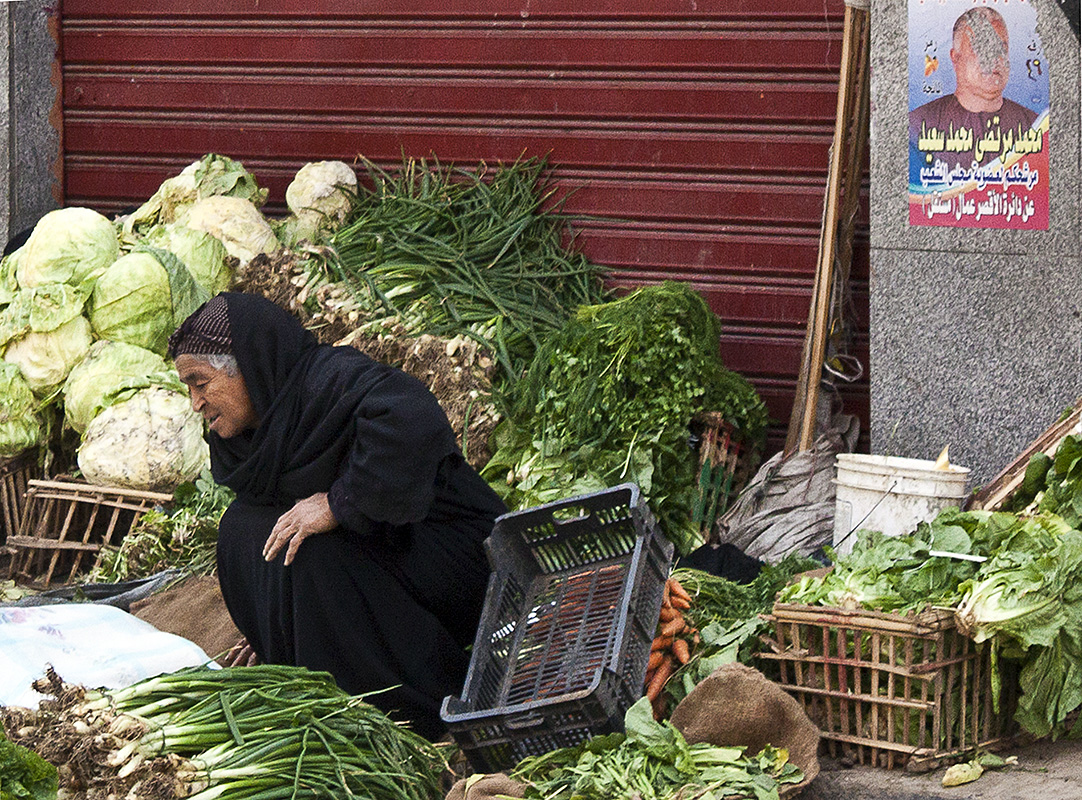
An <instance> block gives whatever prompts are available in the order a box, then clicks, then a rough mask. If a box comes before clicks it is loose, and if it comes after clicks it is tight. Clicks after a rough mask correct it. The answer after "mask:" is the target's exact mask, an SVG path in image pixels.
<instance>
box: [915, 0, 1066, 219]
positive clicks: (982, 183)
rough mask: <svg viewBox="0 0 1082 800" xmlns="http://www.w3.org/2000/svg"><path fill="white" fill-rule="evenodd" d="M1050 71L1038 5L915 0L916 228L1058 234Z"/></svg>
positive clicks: (1005, 0)
mask: <svg viewBox="0 0 1082 800" xmlns="http://www.w3.org/2000/svg"><path fill="white" fill-rule="evenodd" d="M1048 178H1049V176H1048V63H1047V59H1046V58H1045V54H1044V49H1043V47H1042V45H1041V39H1040V37H1039V36H1038V35H1037V14H1036V10H1035V9H1034V7H1033V4H1032V3H1031V2H1029V1H1028V0H978V1H977V2H974V0H909V223H910V224H911V225H931V226H943V227H952V228H1010V229H1021V230H1047V229H1048Z"/></svg>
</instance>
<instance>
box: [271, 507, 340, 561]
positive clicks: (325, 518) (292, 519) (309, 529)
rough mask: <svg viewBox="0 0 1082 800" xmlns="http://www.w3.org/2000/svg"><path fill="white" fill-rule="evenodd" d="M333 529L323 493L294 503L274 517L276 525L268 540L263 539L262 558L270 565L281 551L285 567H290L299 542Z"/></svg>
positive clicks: (329, 508)
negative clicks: (284, 554) (284, 549)
mask: <svg viewBox="0 0 1082 800" xmlns="http://www.w3.org/2000/svg"><path fill="white" fill-rule="evenodd" d="M336 527H338V520H336V519H335V518H334V514H332V513H331V506H330V503H328V502H327V493H326V492H320V493H319V494H314V495H312V496H311V497H306V498H304V499H303V500H298V501H297V502H296V503H295V504H294V506H293V508H291V509H289V511H287V512H286V513H284V514H283V515H282V516H280V517H278V521H277V522H276V523H274V527H273V528H272V529H271V532H270V536H268V537H267V543H266V544H264V545H263V558H264V559H266V560H267V561H273V560H274V558H275V556H277V555H278V552H279V551H280V550H281V549H282V548H283V547H285V548H286V557H285V564H286V566H289V565H290V564H292V563H293V558H294V556H296V555H297V548H299V547H300V546H301V542H303V541H304V540H305V539H307V538H308V537H309V536H311V535H312V534H314V533H325V532H326V531H330V530H334V529H335V528H336ZM287 545H288V546H287Z"/></svg>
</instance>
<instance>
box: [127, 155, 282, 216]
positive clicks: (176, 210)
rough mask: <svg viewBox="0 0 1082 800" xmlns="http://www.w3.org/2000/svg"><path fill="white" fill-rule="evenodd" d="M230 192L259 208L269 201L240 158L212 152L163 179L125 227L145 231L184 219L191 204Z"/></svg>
mask: <svg viewBox="0 0 1082 800" xmlns="http://www.w3.org/2000/svg"><path fill="white" fill-rule="evenodd" d="M215 195H228V196H230V197H240V198H244V199H245V200H250V201H251V202H252V203H253V204H254V205H255V206H256V207H257V208H258V207H260V206H262V205H263V203H264V202H266V200H267V190H266V189H261V188H260V187H259V184H258V182H257V181H256V179H255V176H254V175H252V174H251V173H250V172H248V171H247V170H246V169H245V168H244V165H243V164H241V163H240V162H239V161H234V160H233V159H231V158H227V157H226V156H220V155H217V154H215V153H209V154H207V155H205V156H203V157H202V158H201V159H199V160H198V161H194V162H192V163H191V164H189V165H188V166H186V167H185V168H184V169H183V170H181V172H180V174H178V175H176V176H174V177H172V178H167V179H166V180H165V181H163V182H162V185H161V186H159V187H158V191H156V192H155V193H154V194H153V195H152V196H151V197H150V199H148V200H147V201H146V202H145V203H143V205H142V206H140V207H139V208H138V209H137V210H136V211H135V212H134V213H133V214H131V216H129V217H128V218H127V219H125V221H124V230H125V231H127V232H129V233H130V232H132V231H133V230H145V229H148V228H151V227H153V226H154V225H157V224H159V223H164V222H177V221H181V220H182V219H183V217H184V216H185V215H186V214H187V213H188V209H189V207H190V206H191V205H192V204H193V203H195V202H196V201H198V200H201V199H203V198H204V197H213V196H215Z"/></svg>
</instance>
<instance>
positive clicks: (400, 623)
mask: <svg viewBox="0 0 1082 800" xmlns="http://www.w3.org/2000/svg"><path fill="white" fill-rule="evenodd" d="M170 355H171V356H173V358H174V359H175V361H176V365H177V370H178V372H179V373H180V375H181V379H182V380H183V381H184V382H185V383H186V384H187V385H188V387H189V389H190V391H191V396H192V405H193V407H194V408H195V410H196V411H198V412H200V413H202V414H203V416H204V417H205V418H206V420H207V422H208V428H209V433H208V441H209V442H210V452H211V469H212V473H213V475H214V479H215V480H216V481H217V482H218V483H219V484H223V485H225V486H228V487H229V488H231V489H233V490H234V491H235V492H236V493H237V497H236V500H235V501H234V502H233V503H232V504H231V505H230V506H229V508H228V509H227V510H226V512H225V514H224V515H223V516H222V519H221V523H220V526H219V536H218V553H217V557H218V577H219V582H220V584H221V588H222V594H223V596H224V598H225V602H226V605H227V607H228V609H229V613H230V615H231V616H232V618H233V621H234V622H235V623H236V625H237V628H238V629H239V630H240V631H241V633H242V634H243V635H244V636H245V638H246V640H247V643H246V644H247V646H250V648H251V650H252V651H254V655H255V657H256V658H257V659H258V660H259V661H261V662H263V663H272V664H294V665H299V666H304V667H308V668H310V669H313V670H325V671H327V672H330V673H331V674H332V675H333V676H334V678H335V680H336V681H337V683H338V684H339V685H340V686H341V687H342V688H343V689H345V690H346V691H348V692H350V693H352V694H362V693H369V692H378V693H377V694H374V695H372V696H371V697H370V698H369V699H370V701H371V702H372V703H373V704H374V705H377V706H379V707H381V708H383V709H384V710H386V711H387V712H388V713H391V714H393V715H395V716H399V717H402V718H405V719H408V720H409V721H411V722H412V724H413V728H414V729H415V730H417V731H418V732H419V733H421V734H423V735H425V736H428V737H430V738H438V737H439V736H440V735H441V734H442V732H443V724H442V722H441V721H440V717H439V708H440V704H441V702H442V700H443V698H444V697H445V696H447V695H452V694H457V693H459V692H460V691H461V689H462V684H463V681H464V679H465V674H466V670H467V667H468V665H469V656H468V654H467V651H466V648H467V647H468V646H469V645H470V644H472V642H473V637H474V634H475V631H476V628H477V623H478V621H479V619H480V615H481V611H482V606H483V604H484V595H485V589H486V585H487V581H488V575H489V567H488V562H487V559H486V557H485V553H484V549H483V541H484V539H485V537H486V536H487V535H488V534H489V533H491V531H492V525H493V522H494V521H495V519H496V517H497V516H498V515H500V514H502V513H504V512H505V511H506V510H507V509H506V507H505V506H504V504H503V502H502V501H501V500H500V499H499V497H498V495H496V493H495V492H494V491H493V490H492V489H491V487H489V486H488V484H486V483H485V481H484V480H483V479H482V478H481V477H480V476H479V475H478V474H477V473H476V472H475V471H474V470H473V469H472V468H471V467H470V466H469V464H467V463H466V461H465V459H464V458H463V457H462V454H461V452H460V450H459V448H458V446H457V444H456V442H455V436H454V432H453V430H452V429H451V426H450V424H449V423H448V421H447V417H446V415H445V414H444V412H443V410H442V409H441V408H440V406H439V403H438V402H437V401H436V399H435V397H434V396H433V395H432V394H431V392H429V391H428V389H427V388H426V387H425V386H424V385H423V384H422V383H421V382H420V381H418V380H416V379H415V378H412V377H410V376H409V375H407V374H405V373H404V372H402V371H400V370H397V369H394V368H392V367H389V366H387V365H384V364H380V363H378V362H376V361H374V360H372V359H371V358H369V357H368V356H366V355H364V354H363V353H361V352H360V351H358V350H356V349H354V348H351V347H332V346H330V345H320V344H318V343H317V342H316V340H315V338H314V337H313V336H312V334H311V333H310V332H309V331H307V330H306V329H305V328H304V327H303V326H302V325H301V324H300V322H299V321H298V320H296V319H295V318H294V317H293V316H292V315H290V314H289V313H288V312H286V311H285V310H283V309H281V308H279V307H278V306H276V305H275V304H274V303H272V302H270V301H269V300H266V299H264V298H262V297H259V296H257V295H249V294H240V293H224V294H220V295H218V296H216V297H215V298H212V299H211V300H210V301H209V302H208V303H207V304H206V305H204V306H203V307H202V308H200V309H199V310H198V311H196V312H195V313H194V314H192V316H191V317H189V318H188V319H187V320H186V321H185V322H184V323H183V324H182V325H181V327H180V328H178V329H177V331H176V332H175V333H174V334H173V336H172V337H171V339H170ZM223 357H224V358H223ZM230 357H232V358H230ZM232 359H235V368H234V363H233V360H232ZM231 372H232V374H230V373H231ZM388 687H394V688H391V689H389V690H388ZM384 690H386V691H384Z"/></svg>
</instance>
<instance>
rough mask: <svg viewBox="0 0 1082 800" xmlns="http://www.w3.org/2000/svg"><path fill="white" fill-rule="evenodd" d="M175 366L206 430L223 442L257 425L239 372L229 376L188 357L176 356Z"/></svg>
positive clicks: (192, 357)
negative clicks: (205, 422)
mask: <svg viewBox="0 0 1082 800" xmlns="http://www.w3.org/2000/svg"><path fill="white" fill-rule="evenodd" d="M176 367H177V372H178V373H179V374H180V379H181V380H182V381H183V382H184V383H185V384H186V385H187V387H188V391H189V392H190V393H191V396H192V408H193V409H195V410H196V411H197V412H198V413H200V414H202V415H203V419H205V420H206V421H207V427H209V428H210V429H211V430H212V431H214V432H215V433H216V434H218V435H219V436H221V437H222V438H223V439H229V438H230V437H233V436H236V435H237V434H238V433H241V432H242V431H245V430H247V429H249V428H254V427H256V425H258V424H259V416H258V415H257V414H256V412H255V408H254V407H253V406H252V399H251V397H249V396H248V387H247V386H245V384H244V378H243V377H242V376H241V375H240V374H239V373H238V374H236V375H230V374H229V373H228V372H226V371H225V370H220V369H214V367H212V366H211V365H210V364H208V363H207V362H206V361H203V360H201V359H199V358H195V357H194V356H190V355H187V354H184V355H179V356H177V358H176Z"/></svg>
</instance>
